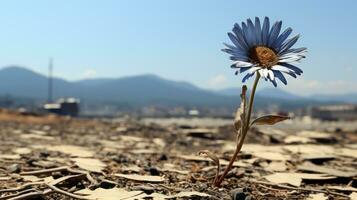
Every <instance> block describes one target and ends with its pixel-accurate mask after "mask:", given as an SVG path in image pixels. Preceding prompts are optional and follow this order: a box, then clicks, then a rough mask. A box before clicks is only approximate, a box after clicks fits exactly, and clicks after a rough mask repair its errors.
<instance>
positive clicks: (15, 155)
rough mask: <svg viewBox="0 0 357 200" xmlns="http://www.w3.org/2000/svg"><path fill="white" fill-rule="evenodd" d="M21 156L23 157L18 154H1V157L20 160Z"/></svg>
mask: <svg viewBox="0 0 357 200" xmlns="http://www.w3.org/2000/svg"><path fill="white" fill-rule="evenodd" d="M20 158H21V157H20V155H18V154H3V155H0V159H9V160H18V159H20Z"/></svg>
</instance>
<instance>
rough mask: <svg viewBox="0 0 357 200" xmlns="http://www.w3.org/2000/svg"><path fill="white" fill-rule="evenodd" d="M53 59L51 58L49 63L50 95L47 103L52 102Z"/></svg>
mask: <svg viewBox="0 0 357 200" xmlns="http://www.w3.org/2000/svg"><path fill="white" fill-rule="evenodd" d="M52 70H53V60H52V58H50V60H49V63H48V97H47V103H52V92H53V80H52Z"/></svg>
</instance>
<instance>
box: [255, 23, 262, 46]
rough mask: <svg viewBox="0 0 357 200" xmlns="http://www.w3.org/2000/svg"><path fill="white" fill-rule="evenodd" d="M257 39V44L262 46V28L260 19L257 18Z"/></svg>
mask: <svg viewBox="0 0 357 200" xmlns="http://www.w3.org/2000/svg"><path fill="white" fill-rule="evenodd" d="M255 35H256V36H255V37H256V40H257V44H258V45H261V44H262V28H261V26H260V20H259V17H255Z"/></svg>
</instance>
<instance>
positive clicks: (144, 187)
mask: <svg viewBox="0 0 357 200" xmlns="http://www.w3.org/2000/svg"><path fill="white" fill-rule="evenodd" d="M133 189H134V190H142V191H144V192H145V193H146V194H152V193H154V192H155V188H153V187H151V186H148V185H138V186H135V187H134V188H133Z"/></svg>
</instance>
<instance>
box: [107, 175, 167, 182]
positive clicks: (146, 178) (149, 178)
mask: <svg viewBox="0 0 357 200" xmlns="http://www.w3.org/2000/svg"><path fill="white" fill-rule="evenodd" d="M114 175H115V176H117V177H121V178H126V179H129V180H134V181H142V182H152V183H161V182H164V181H165V179H164V178H163V177H161V176H149V175H137V174H114Z"/></svg>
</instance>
